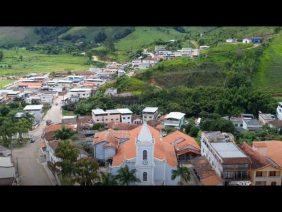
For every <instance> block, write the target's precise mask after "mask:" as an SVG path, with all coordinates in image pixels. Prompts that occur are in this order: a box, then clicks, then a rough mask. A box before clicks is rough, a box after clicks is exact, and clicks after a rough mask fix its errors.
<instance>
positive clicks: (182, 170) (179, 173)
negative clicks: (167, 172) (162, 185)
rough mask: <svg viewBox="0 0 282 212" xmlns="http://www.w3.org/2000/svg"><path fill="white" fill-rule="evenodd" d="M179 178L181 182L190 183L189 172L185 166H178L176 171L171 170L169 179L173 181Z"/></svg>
mask: <svg viewBox="0 0 282 212" xmlns="http://www.w3.org/2000/svg"><path fill="white" fill-rule="evenodd" d="M177 177H180V179H181V180H183V181H184V182H186V183H188V182H189V181H190V171H189V169H188V168H187V167H185V166H178V167H177V169H176V170H172V173H171V179H172V180H175V179H176V178H177Z"/></svg>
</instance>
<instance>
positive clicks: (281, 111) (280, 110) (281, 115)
mask: <svg viewBox="0 0 282 212" xmlns="http://www.w3.org/2000/svg"><path fill="white" fill-rule="evenodd" d="M276 113H277V118H278V119H279V120H282V102H279V103H278V106H277V109H276Z"/></svg>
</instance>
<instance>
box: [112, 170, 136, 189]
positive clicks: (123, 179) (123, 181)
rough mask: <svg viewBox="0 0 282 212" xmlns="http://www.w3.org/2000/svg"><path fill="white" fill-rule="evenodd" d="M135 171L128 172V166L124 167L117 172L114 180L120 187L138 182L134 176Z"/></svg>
mask: <svg viewBox="0 0 282 212" xmlns="http://www.w3.org/2000/svg"><path fill="white" fill-rule="evenodd" d="M135 172H136V169H132V170H129V168H128V166H127V165H126V166H125V167H123V168H120V169H119V170H118V174H117V175H116V179H117V180H118V182H119V183H120V185H126V186H128V185H129V184H132V183H136V182H140V180H139V179H138V178H137V177H136V176H135Z"/></svg>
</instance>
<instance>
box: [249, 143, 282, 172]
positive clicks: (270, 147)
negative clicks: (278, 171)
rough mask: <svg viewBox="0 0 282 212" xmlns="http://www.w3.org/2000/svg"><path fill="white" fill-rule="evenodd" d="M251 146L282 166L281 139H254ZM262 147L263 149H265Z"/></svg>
mask: <svg viewBox="0 0 282 212" xmlns="http://www.w3.org/2000/svg"><path fill="white" fill-rule="evenodd" d="M253 148H254V149H257V150H258V151H260V152H261V154H264V155H265V156H267V157H268V158H270V159H271V160H272V161H274V162H275V163H276V164H277V165H279V166H280V167H282V141H276V140H271V141H254V142H253ZM263 149H265V151H264V150H263Z"/></svg>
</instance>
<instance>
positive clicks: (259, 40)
mask: <svg viewBox="0 0 282 212" xmlns="http://www.w3.org/2000/svg"><path fill="white" fill-rule="evenodd" d="M261 41H262V39H261V37H253V38H252V43H261Z"/></svg>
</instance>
